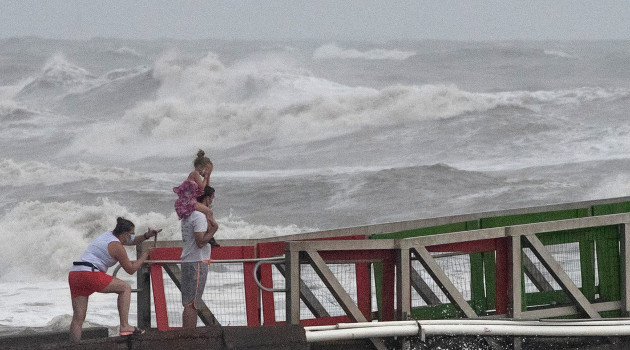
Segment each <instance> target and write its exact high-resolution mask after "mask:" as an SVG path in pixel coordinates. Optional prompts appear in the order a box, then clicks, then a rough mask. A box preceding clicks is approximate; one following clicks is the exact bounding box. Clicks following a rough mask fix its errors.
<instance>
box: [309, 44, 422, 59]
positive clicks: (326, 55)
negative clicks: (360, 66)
mask: <svg viewBox="0 0 630 350" xmlns="http://www.w3.org/2000/svg"><path fill="white" fill-rule="evenodd" d="M415 55H416V53H415V52H413V51H400V50H388V49H371V50H367V51H359V50H357V49H344V48H341V47H339V46H338V45H337V44H327V45H323V46H320V47H319V48H317V49H316V50H315V52H313V59H316V60H325V59H335V58H341V59H364V60H401V61H402V60H406V59H407V58H409V57H411V56H415Z"/></svg>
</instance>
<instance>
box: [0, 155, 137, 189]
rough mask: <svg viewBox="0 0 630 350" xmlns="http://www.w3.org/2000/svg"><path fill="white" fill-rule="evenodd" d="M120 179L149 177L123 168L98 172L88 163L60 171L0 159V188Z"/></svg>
mask: <svg viewBox="0 0 630 350" xmlns="http://www.w3.org/2000/svg"><path fill="white" fill-rule="evenodd" d="M123 178H124V179H125V180H127V181H129V180H146V179H148V175H147V174H142V173H138V172H134V171H131V170H129V169H124V168H117V167H112V168H100V167H97V166H94V165H91V164H87V163H76V164H71V165H67V166H65V167H60V166H55V165H52V164H50V163H43V162H38V161H26V162H16V161H14V160H13V159H7V158H5V159H0V186H13V187H20V186H30V185H45V186H50V185H58V184H63V183H70V182H77V181H84V180H98V181H119V180H120V179H123Z"/></svg>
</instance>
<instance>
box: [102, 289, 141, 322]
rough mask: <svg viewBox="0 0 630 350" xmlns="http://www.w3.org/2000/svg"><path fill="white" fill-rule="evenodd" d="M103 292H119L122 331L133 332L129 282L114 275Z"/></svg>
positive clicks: (119, 313)
mask: <svg viewBox="0 0 630 350" xmlns="http://www.w3.org/2000/svg"><path fill="white" fill-rule="evenodd" d="M101 293H117V294H118V315H119V316H120V332H131V331H133V330H134V327H133V326H130V325H129V305H130V304H131V286H130V285H129V283H127V282H125V281H123V280H121V279H119V278H116V277H114V279H113V280H112V281H111V282H110V283H109V284H108V285H107V287H105V289H103V290H102V291H101Z"/></svg>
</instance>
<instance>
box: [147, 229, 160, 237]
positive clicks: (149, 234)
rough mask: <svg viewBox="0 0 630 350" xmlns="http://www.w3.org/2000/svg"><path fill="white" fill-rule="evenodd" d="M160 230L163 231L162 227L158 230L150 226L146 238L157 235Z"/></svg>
mask: <svg viewBox="0 0 630 350" xmlns="http://www.w3.org/2000/svg"><path fill="white" fill-rule="evenodd" d="M160 232H162V229H158V230H156V229H153V228H150V227H149V228H148V229H147V233H145V238H146V239H149V238H151V237H155V236H157V234H158V233H160Z"/></svg>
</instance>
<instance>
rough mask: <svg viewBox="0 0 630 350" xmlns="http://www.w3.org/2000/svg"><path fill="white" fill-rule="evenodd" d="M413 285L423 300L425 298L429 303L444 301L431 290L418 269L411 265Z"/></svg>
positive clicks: (435, 303)
mask: <svg viewBox="0 0 630 350" xmlns="http://www.w3.org/2000/svg"><path fill="white" fill-rule="evenodd" d="M411 286H412V287H413V289H415V290H416V292H417V293H418V294H420V297H421V298H422V300H424V302H425V303H427V305H439V304H442V301H441V300H440V298H438V296H437V295H436V294H435V293H434V292H433V290H431V287H429V285H428V284H427V283H426V282H425V281H424V279H422V277H421V276H420V274H419V273H418V271H416V269H414V268H413V266H412V267H411Z"/></svg>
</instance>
